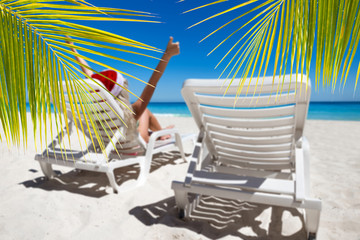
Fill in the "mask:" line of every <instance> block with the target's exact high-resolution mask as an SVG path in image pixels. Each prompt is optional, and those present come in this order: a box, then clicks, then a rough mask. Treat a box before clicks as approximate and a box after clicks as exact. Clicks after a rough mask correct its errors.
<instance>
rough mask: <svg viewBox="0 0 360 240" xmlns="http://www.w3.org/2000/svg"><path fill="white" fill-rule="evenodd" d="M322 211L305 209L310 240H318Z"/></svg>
mask: <svg viewBox="0 0 360 240" xmlns="http://www.w3.org/2000/svg"><path fill="white" fill-rule="evenodd" d="M319 222H320V210H317V209H305V226H306V231H307V233H308V236H309V239H316V233H317V231H318V228H319Z"/></svg>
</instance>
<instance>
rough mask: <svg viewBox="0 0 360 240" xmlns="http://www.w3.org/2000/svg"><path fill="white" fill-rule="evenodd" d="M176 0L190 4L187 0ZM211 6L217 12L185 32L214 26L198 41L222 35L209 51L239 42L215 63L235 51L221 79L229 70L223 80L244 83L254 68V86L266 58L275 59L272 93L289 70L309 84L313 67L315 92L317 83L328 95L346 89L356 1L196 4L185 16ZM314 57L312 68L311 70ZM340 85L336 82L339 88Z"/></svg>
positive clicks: (357, 24) (355, 39)
mask: <svg viewBox="0 0 360 240" xmlns="http://www.w3.org/2000/svg"><path fill="white" fill-rule="evenodd" d="M181 2H188V3H189V5H191V3H190V2H191V1H181ZM225 2H226V4H227V5H224V6H226V9H224V8H221V7H220V5H221V4H225ZM214 5H216V7H217V8H218V9H220V10H219V12H218V13H215V14H212V15H210V16H209V17H205V18H204V19H203V20H200V21H198V22H197V23H195V24H193V25H192V26H190V28H192V27H195V26H197V25H199V24H202V23H204V22H206V21H212V22H213V24H212V26H214V30H212V29H210V30H209V31H210V33H209V34H207V33H205V34H207V35H206V36H205V37H204V38H203V39H202V40H201V41H203V40H205V39H209V38H210V37H211V36H212V35H214V34H218V35H220V34H221V35H222V36H224V40H222V41H221V42H220V43H219V44H217V45H216V47H214V48H213V50H212V51H211V52H210V53H212V52H213V51H215V50H217V51H219V50H218V48H219V46H221V45H224V44H225V42H226V41H228V40H229V39H238V40H237V41H236V40H235V44H232V45H230V46H228V49H229V50H225V54H224V56H223V57H222V59H221V60H220V62H219V63H218V65H219V64H220V63H222V62H224V60H225V59H227V58H229V57H230V53H231V52H233V51H235V52H236V53H235V54H234V55H233V56H232V57H231V58H230V60H228V63H227V64H226V65H225V67H224V70H223V72H222V73H221V75H223V74H224V73H225V72H226V71H228V75H227V77H228V78H231V79H234V78H237V77H238V78H242V79H245V78H246V76H247V75H248V74H249V73H250V71H251V75H250V77H251V78H252V77H253V75H255V73H254V71H255V69H258V74H257V76H258V77H257V83H259V77H260V75H261V74H263V75H264V76H265V75H266V74H267V70H268V66H269V59H274V69H273V70H272V72H273V83H274V86H275V84H276V85H277V86H278V87H277V91H279V90H280V88H281V89H283V88H284V87H285V86H283V80H284V75H285V73H286V72H289V71H290V72H295V73H297V75H296V76H300V77H301V81H307V82H308V81H309V74H310V71H311V67H314V68H315V89H319V86H320V83H322V86H324V87H326V86H329V87H331V88H332V91H335V89H336V88H339V86H341V84H342V86H344V85H345V83H346V80H347V77H348V73H349V71H350V69H353V68H352V63H353V59H354V57H355V55H356V53H357V47H358V43H359V41H360V16H359V12H360V10H359V8H360V3H359V1H347V0H340V1H338V0H319V1H316V0H310V1H308V0H267V1H262V2H260V1H259V2H257V1H251V0H247V1H244V2H242V3H241V2H239V1H237V0H228V1H210V0H209V1H208V3H205V4H202V5H200V6H190V7H189V9H191V10H188V11H186V12H190V11H195V10H196V11H198V10H200V9H203V8H212V7H214ZM234 15H237V17H234ZM218 16H228V21H226V20H225V22H221V20H217V21H216V19H215V18H217V17H218ZM245 16H249V17H250V20H246V21H244V20H243V22H240V21H241V20H242V19H244V17H245ZM260 16H261V17H260ZM223 19H224V17H223ZM278 19H279V24H278ZM270 21H272V23H271V24H273V26H272V27H269V28H267V31H268V32H267V33H266V31H264V32H263V33H262V34H258V31H259V30H260V29H263V28H262V27H263V26H264V24H266V26H267V25H269V24H270ZM216 25H219V27H216ZM236 25H240V27H237V28H236V30H235V31H234V30H231V29H232V28H234V26H236ZM269 26H270V25H269ZM315 36H316V38H315ZM264 38H266V39H264ZM315 41H316V43H314V42H315ZM264 42H265V45H264V47H263V43H264ZM274 43H275V44H274ZM259 49H264V51H259ZM313 55H314V59H315V64H313V66H312V64H311V60H312V59H313ZM243 58H245V59H243ZM265 59H266V61H265ZM243 63H244V64H243ZM218 65H217V66H218ZM234 69H236V70H235V71H234ZM241 69H242V70H241ZM262 71H263V73H262ZM304 74H307V78H306V79H304V77H303V76H304ZM276 75H279V78H278V79H275V76H276ZM250 81H251V80H250ZM339 81H340V83H341V84H338V82H339ZM230 82H231V81H230ZM241 88H242V86H239V91H238V92H239V93H241ZM306 89H307V88H306ZM301 91H302V90H301ZM301 91H300V92H301Z"/></svg>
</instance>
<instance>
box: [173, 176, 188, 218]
mask: <svg viewBox="0 0 360 240" xmlns="http://www.w3.org/2000/svg"><path fill="white" fill-rule="evenodd" d="M172 189H173V190H174V192H175V203H176V206H177V208H178V211H179V218H185V217H187V216H186V215H185V211H186V209H187V207H188V205H189V199H188V193H187V191H185V189H184V187H183V183H181V182H175V181H174V182H172Z"/></svg>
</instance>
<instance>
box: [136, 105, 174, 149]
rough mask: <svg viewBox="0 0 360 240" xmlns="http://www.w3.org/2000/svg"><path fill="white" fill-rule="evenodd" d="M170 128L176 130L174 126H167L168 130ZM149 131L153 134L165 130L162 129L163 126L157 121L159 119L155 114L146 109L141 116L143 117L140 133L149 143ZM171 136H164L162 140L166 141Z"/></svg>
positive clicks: (140, 119) (140, 120) (140, 121)
mask: <svg viewBox="0 0 360 240" xmlns="http://www.w3.org/2000/svg"><path fill="white" fill-rule="evenodd" d="M168 128H174V125H170V126H167V127H166V129H168ZM149 129H150V130H151V131H153V132H155V131H160V130H162V129H163V128H161V125H160V123H159V121H158V120H157V118H156V117H155V116H154V114H153V113H152V112H150V110H149V109H146V110H145V111H144V113H143V114H142V115H141V117H140V118H139V128H138V131H139V133H140V135H141V137H142V138H143V139H144V140H145V141H146V142H149V137H150V135H149ZM170 137H171V136H170V135H166V136H162V137H160V139H161V140H165V139H168V138H170Z"/></svg>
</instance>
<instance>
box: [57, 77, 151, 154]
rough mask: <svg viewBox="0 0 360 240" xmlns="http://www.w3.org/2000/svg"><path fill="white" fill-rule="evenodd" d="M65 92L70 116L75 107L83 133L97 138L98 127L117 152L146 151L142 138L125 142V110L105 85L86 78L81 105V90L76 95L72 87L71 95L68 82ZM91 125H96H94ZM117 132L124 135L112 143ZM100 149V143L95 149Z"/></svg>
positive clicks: (103, 139) (103, 137)
mask: <svg viewBox="0 0 360 240" xmlns="http://www.w3.org/2000/svg"><path fill="white" fill-rule="evenodd" d="M63 89H64V91H65V93H64V95H65V101H66V102H65V106H66V111H67V116H68V117H69V118H70V119H72V118H73V114H72V111H71V107H72V106H73V107H74V108H73V109H74V111H75V113H76V114H77V113H79V116H76V119H75V120H74V121H77V123H78V126H80V124H82V125H83V132H84V134H85V135H86V136H87V137H88V138H90V137H91V136H92V137H94V136H95V129H94V128H96V129H97V130H98V133H99V136H100V137H101V139H102V142H103V143H104V146H107V145H108V144H114V145H115V146H116V148H117V151H118V152H119V153H122V154H132V153H142V152H144V149H145V148H144V146H143V144H142V143H140V141H138V139H136V140H132V141H128V140H127V139H125V137H124V136H125V134H126V126H125V125H124V123H123V121H122V120H121V119H124V114H123V111H122V109H121V108H120V107H119V105H118V103H117V102H116V101H115V99H114V97H113V96H112V95H111V94H110V93H109V92H108V91H107V90H106V89H105V88H104V87H103V86H102V83H100V82H99V83H94V82H93V81H91V80H88V79H85V80H84V84H83V85H82V91H81V94H82V96H83V98H84V102H81V103H80V102H78V101H79V100H78V97H77V93H79V92H80V90H79V89H78V92H73V91H74V90H73V89H74V88H69V89H70V90H71V91H70V93H68V92H67V88H66V84H65V83H63ZM86 90H87V91H86ZM74 96H75V98H74ZM75 99H76V100H75ZM74 101H76V102H74ZM71 103H72V104H71ZM84 110H85V111H84ZM85 112H87V114H85ZM91 122H92V123H93V124H91ZM88 125H89V128H88ZM117 130H120V131H121V132H122V133H123V135H124V136H122V137H121V138H120V139H119V140H118V141H117V142H113V143H112V142H111V138H112V137H113V136H114V134H115V132H116V131H117ZM98 146H100V143H99V142H97V141H96V142H95V147H98Z"/></svg>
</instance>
